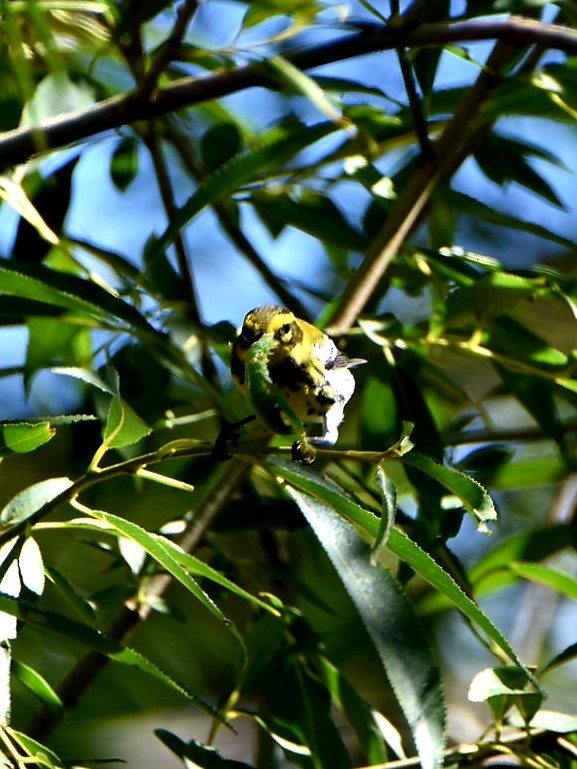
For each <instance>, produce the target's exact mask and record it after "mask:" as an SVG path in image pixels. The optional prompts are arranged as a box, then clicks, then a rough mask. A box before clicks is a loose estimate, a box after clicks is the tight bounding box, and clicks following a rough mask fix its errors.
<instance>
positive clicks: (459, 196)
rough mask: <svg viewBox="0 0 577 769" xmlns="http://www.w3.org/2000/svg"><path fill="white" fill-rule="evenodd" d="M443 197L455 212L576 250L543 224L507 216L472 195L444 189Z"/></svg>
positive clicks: (567, 240)
mask: <svg viewBox="0 0 577 769" xmlns="http://www.w3.org/2000/svg"><path fill="white" fill-rule="evenodd" d="M443 196H444V197H445V199H446V200H447V203H448V205H450V206H452V207H453V209H454V210H455V211H458V212H460V213H462V214H465V215H466V216H471V217H473V218H474V219H481V220H482V221H485V222H489V223H491V224H497V225H499V226H501V227H507V228H508V229H511V230H516V231H520V232H526V233H528V234H529V235H534V236H535V237H537V238H542V239H543V240H548V241H549V242H551V243H556V244H557V245H559V246H562V247H563V248H566V249H568V250H569V251H571V252H573V251H574V249H575V243H574V242H573V241H572V240H570V239H569V238H565V237H563V236H562V235H557V234H556V233H555V232H552V231H551V230H549V229H547V228H546V227H543V225H541V224H536V223H534V222H528V221H525V220H524V219H519V218H518V217H516V216H513V215H512V214H507V213H505V212H503V211H499V210H497V209H496V208H491V206H488V205H486V204H485V203H482V202H481V201H480V200H477V199H476V198H473V197H471V196H470V195H466V194H465V193H463V192H457V191H456V190H450V191H449V190H447V189H444V190H443Z"/></svg>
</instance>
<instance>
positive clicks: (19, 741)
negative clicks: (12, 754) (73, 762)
mask: <svg viewBox="0 0 577 769" xmlns="http://www.w3.org/2000/svg"><path fill="white" fill-rule="evenodd" d="M9 734H10V737H11V739H12V740H13V741H14V742H15V743H16V745H17V746H18V753H20V754H22V753H23V752H24V753H25V754H26V755H27V756H29V758H28V760H27V761H26V763H24V762H22V763H23V765H24V766H26V765H32V766H34V765H36V766H42V767H44V769H64V767H65V763H64V761H62V760H61V759H60V758H59V757H58V756H57V755H56V753H54V751H53V750H50V748H47V747H46V745H42V743H40V742H38V741H37V740H35V739H33V738H32V737H29V736H28V735H27V734H24V733H23V732H17V731H16V730H15V729H10V732H9ZM0 756H1V754H0ZM12 766H13V764H12Z"/></svg>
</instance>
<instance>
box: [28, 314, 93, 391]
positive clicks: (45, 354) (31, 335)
mask: <svg viewBox="0 0 577 769" xmlns="http://www.w3.org/2000/svg"><path fill="white" fill-rule="evenodd" d="M27 325H28V344H27V345H26V364H25V371H24V376H25V384H26V386H27V389H28V387H29V384H30V379H31V377H32V376H33V375H34V374H35V373H36V372H37V371H38V370H39V369H42V368H48V367H49V366H51V365H53V364H54V363H55V362H58V363H64V362H66V363H75V362H76V361H75V359H74V358H75V356H74V347H73V342H74V338H75V337H76V335H77V334H78V333H79V332H80V331H81V330H82V326H81V325H79V324H78V323H74V322H72V323H67V322H66V321H65V320H64V319H63V318H29V319H28V323H27Z"/></svg>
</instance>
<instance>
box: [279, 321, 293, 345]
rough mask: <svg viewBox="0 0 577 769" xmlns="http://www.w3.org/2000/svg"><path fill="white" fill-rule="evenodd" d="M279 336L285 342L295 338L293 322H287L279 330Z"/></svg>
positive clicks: (288, 342) (287, 342)
mask: <svg viewBox="0 0 577 769" xmlns="http://www.w3.org/2000/svg"><path fill="white" fill-rule="evenodd" d="M278 338H279V341H281V342H282V343H283V344H290V342H291V341H292V338H293V324H292V323H285V324H284V326H281V327H280V328H279V330H278Z"/></svg>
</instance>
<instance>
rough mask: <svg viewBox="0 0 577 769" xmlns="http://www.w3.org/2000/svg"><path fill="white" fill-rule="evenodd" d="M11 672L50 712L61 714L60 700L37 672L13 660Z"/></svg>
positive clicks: (62, 708) (61, 705)
mask: <svg viewBox="0 0 577 769" xmlns="http://www.w3.org/2000/svg"><path fill="white" fill-rule="evenodd" d="M12 672H13V674H14V675H15V676H16V678H17V679H18V680H19V681H21V682H22V683H23V684H24V686H26V687H27V688H28V689H30V691H31V692H32V694H34V695H35V696H36V697H37V698H38V699H39V700H40V702H42V704H43V705H45V706H46V707H47V708H48V709H49V710H50V711H52V712H53V713H62V711H63V710H64V705H63V704H62V700H61V699H60V697H59V696H58V695H57V694H56V692H55V691H54V689H53V688H52V687H51V686H50V684H49V683H48V681H47V680H46V679H45V678H44V676H42V675H40V673H38V671H36V670H34V669H33V668H31V667H30V666H29V665H26V664H25V663H23V662H19V661H18V660H13V661H12Z"/></svg>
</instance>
